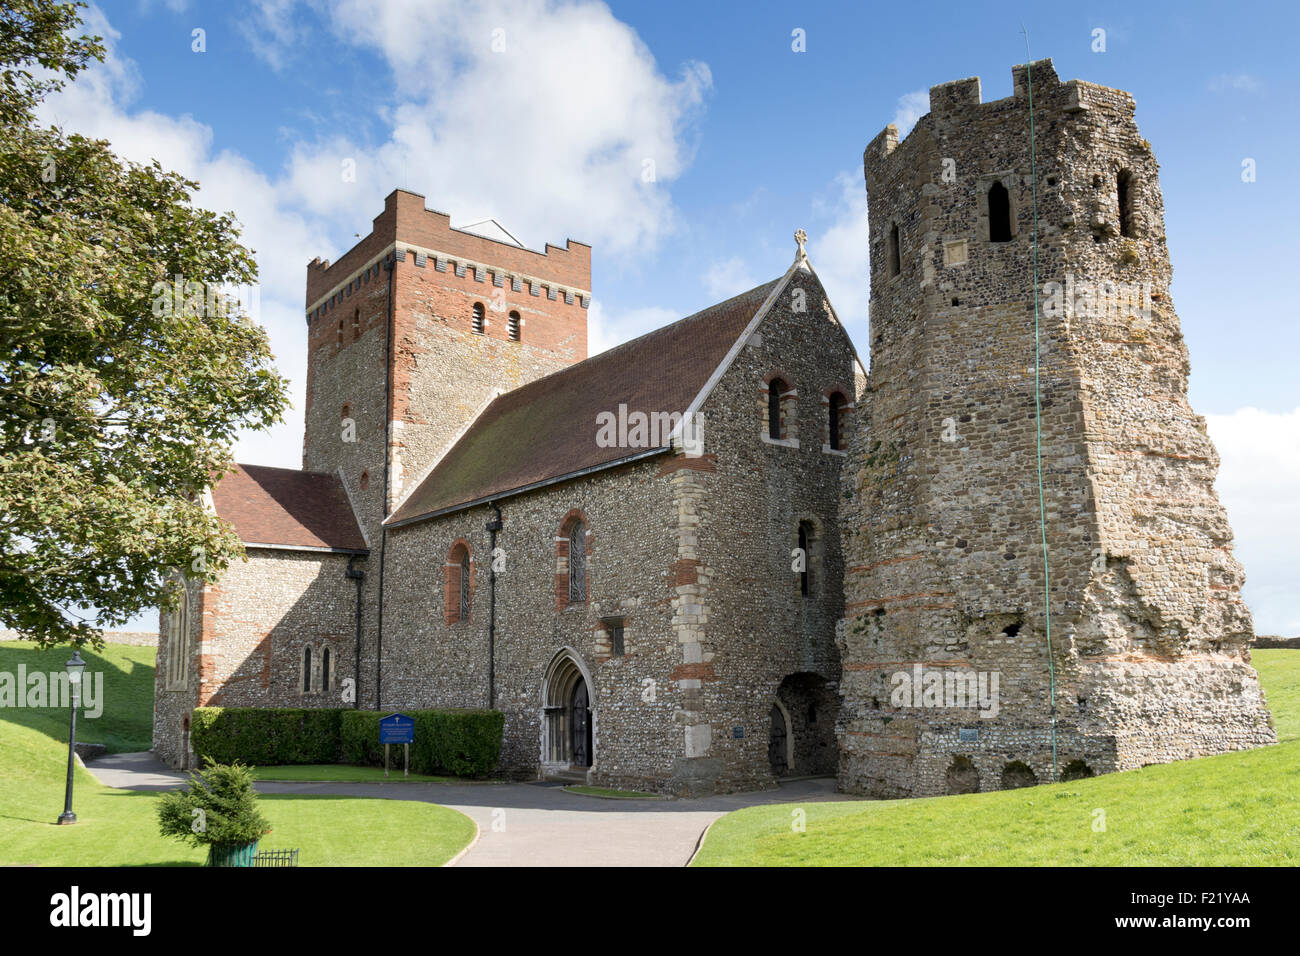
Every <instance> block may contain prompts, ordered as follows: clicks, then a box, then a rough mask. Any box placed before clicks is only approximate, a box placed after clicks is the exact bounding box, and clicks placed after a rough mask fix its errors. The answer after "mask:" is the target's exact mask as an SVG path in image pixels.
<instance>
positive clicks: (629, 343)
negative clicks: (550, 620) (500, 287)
mask: <svg viewBox="0 0 1300 956" xmlns="http://www.w3.org/2000/svg"><path fill="white" fill-rule="evenodd" d="M784 278H785V275H784V274H782V275H779V276H777V277H776V278H775V279H772V280H770V281H768V282H763V283H760V284H759V285H756V286H754V287H753V288H752V289H746V290H745V291H744V292H739V293H737V294H736V295H733V296H732V297H731V298H729V299H723V300H722V301H721V302H715V303H713V304H712V305H707V306H705V307H704V308H702V309H700V310H698V311H696V312H692V313H691V314H690V315H684V316H682V317H681V318H680V319H674V320H673V321H671V322H669V323H668V324H667V325H661V326H659V327H658V328H657V329H651V330H650V331H649V332H642V333H641V334H640V335H638V336H637V337H636V338H634V339H628V340H627V341H626V342H620V343H619V344H618V345H612V346H610V347H609V348H607V349H605V351H603V352H597V353H596V354H595V355H589V356H587V357H586V358H585V359H583V360H582V361H581V362H574V363H573V364H572V365H566V366H565V367H564V368H558V369H556V370H555V371H554V372H548V373H547V374H545V375H543V376H541V377H540V378H535V379H533V380H532V381H531V382H525V383H524V384H523V385H520V386H519V387H518V388H512V389H510V390H509V391H505V392H502V393H501V394H500V395H498V396H497V397H496V398H495V399H493V401H492V403H490V404H495V403H496V402H499V401H501V400H502V399H503V398H509V397H510V396H512V395H517V394H518V393H519V392H522V391H524V390H525V389H528V388H532V387H533V386H534V385H537V384H538V383H539V382H546V381H548V380H550V379H554V378H555V377H556V376H558V375H564V374H565V373H567V372H572V371H574V370H575V369H579V368H583V367H587V368H590V367H591V366H590V365H589V364H588V363H590V362H595V361H596V360H598V359H604V358H606V357H607V356H612V355H615V354H616V353H618V352H620V351H621V350H623V349H627V348H630V347H631V346H633V345H636V344H637V343H639V342H640V341H641V340H642V339H647V338H649V337H650V336H652V335H658V334H659V333H661V332H665V331H667V330H668V329H672V328H676V327H677V326H679V325H681V324H682V323H683V322H689V321H690V320H691V319H698V318H699V317H700V316H701V315H703V314H704V313H705V312H711V311H713V310H714V309H721V308H722V307H723V306H725V305H728V304H729V303H731V302H735V301H736V300H737V299H743V298H744V297H745V296H747V295H753V294H754V293H755V292H757V291H758V290H759V289H763V288H766V287H768V286H770V285H774V284H776V283H778V282H780V281H781V280H782V279H784ZM762 304H763V303H762V302H759V304H758V305H757V306H755V307H754V311H755V312H757V311H758V309H759V308H760V307H761V306H762ZM489 407H490V405H489ZM484 410H485V411H486V409H484Z"/></svg>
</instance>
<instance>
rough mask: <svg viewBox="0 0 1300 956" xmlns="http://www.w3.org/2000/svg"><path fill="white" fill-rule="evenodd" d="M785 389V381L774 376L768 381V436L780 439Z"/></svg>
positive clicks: (775, 439)
mask: <svg viewBox="0 0 1300 956" xmlns="http://www.w3.org/2000/svg"><path fill="white" fill-rule="evenodd" d="M784 391H785V382H783V381H781V380H780V379H779V378H774V379H772V381H770V382H768V383H767V437H768V438H770V439H772V440H773V441H780V440H781V438H782V437H783V435H782V433H781V393H782V392H784Z"/></svg>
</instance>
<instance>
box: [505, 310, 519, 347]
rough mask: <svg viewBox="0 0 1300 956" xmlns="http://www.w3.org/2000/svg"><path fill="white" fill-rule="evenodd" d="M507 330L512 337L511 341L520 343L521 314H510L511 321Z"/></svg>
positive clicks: (507, 325)
mask: <svg viewBox="0 0 1300 956" xmlns="http://www.w3.org/2000/svg"><path fill="white" fill-rule="evenodd" d="M506 330H507V332H508V333H509V335H510V341H512V342H518V341H519V313H518V312H511V313H510V320H509V322H508V323H507V324H506Z"/></svg>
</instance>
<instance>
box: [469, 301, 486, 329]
mask: <svg viewBox="0 0 1300 956" xmlns="http://www.w3.org/2000/svg"><path fill="white" fill-rule="evenodd" d="M486 319H487V317H486V315H485V313H484V310H483V303H482V302H475V303H474V321H473V324H472V326H471V328H472V329H473V331H474V334H475V335H482V334H483V331H484V329H485V327H486V325H487V321H486Z"/></svg>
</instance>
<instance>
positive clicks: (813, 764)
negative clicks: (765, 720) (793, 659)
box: [768, 671, 840, 777]
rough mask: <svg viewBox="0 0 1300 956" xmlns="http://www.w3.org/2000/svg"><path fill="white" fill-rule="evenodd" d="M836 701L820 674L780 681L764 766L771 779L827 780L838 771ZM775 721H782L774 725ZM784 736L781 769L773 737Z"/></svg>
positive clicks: (801, 675)
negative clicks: (823, 778) (768, 768)
mask: <svg viewBox="0 0 1300 956" xmlns="http://www.w3.org/2000/svg"><path fill="white" fill-rule="evenodd" d="M839 709H840V698H839V695H838V694H837V693H836V692H835V688H834V686H833V685H831V684H830V683H828V682H827V680H826V678H824V677H822V676H821V675H820V674H814V673H812V672H810V671H801V672H799V673H795V674H789V675H787V676H786V678H785V679H784V680H782V681H781V684H780V686H779V687H778V688H777V690H776V698H775V700H774V701H773V706H772V712H771V721H772V731H771V735H772V736H771V738H770V740H769V746H768V754H769V757H768V762H769V764H770V765H771V769H772V774H773V775H774V776H778V777H780V776H787V775H790V774H797V775H799V776H801V777H802V776H827V775H833V774H834V773H835V772H836V771H837V770H838V769H839V747H838V744H837V742H836V739H835V721H836V719H837V718H838V716H839ZM778 717H780V718H782V719H781V720H780V721H778V719H777V718H778ZM781 731H784V732H785V735H786V737H785V740H784V741H783V744H784V747H785V760H784V766H782V761H780V760H779V759H776V757H777V754H776V747H777V746H778V743H777V741H776V739H775V738H776V737H777V736H778V735H779V734H780V732H781Z"/></svg>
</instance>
